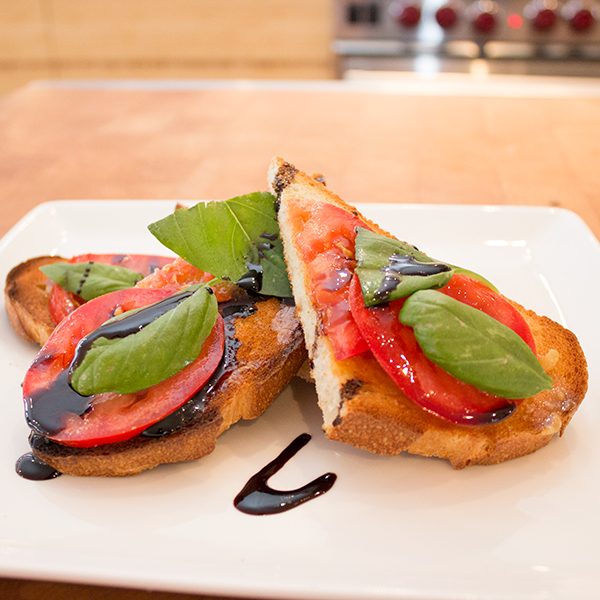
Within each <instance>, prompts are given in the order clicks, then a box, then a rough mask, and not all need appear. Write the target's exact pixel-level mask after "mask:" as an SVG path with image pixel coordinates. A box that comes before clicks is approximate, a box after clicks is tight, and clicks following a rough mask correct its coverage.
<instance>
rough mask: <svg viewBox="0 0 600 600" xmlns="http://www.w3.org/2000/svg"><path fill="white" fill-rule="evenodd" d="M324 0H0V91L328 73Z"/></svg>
mask: <svg viewBox="0 0 600 600" xmlns="http://www.w3.org/2000/svg"><path fill="white" fill-rule="evenodd" d="M332 30H333V28H332V11H331V2H330V0H0V93H6V92H8V91H10V90H12V89H14V88H16V87H19V86H21V85H23V84H25V83H27V82H28V81H31V80H33V79H48V78H52V79H122V78H134V79H139V78H141V79H213V78H232V79H237V78H251V79H271V78H272V79H327V78H331V77H333V76H334V74H335V68H334V55H333V52H332V49H331V40H332Z"/></svg>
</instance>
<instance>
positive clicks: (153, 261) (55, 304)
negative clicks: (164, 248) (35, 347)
mask: <svg viewBox="0 0 600 600" xmlns="http://www.w3.org/2000/svg"><path fill="white" fill-rule="evenodd" d="M68 262H70V263H86V262H97V263H103V264H107V265H114V266H116V267H125V268H127V269H131V270H132V271H135V272H136V273H141V274H142V275H143V276H144V277H145V276H146V275H149V274H150V273H153V272H154V271H155V270H156V269H160V268H162V267H164V266H165V265H167V264H169V263H171V262H173V258H169V257H166V256H152V255H146V254H80V255H78V256H74V257H73V258H71V259H70V260H69V261H68ZM83 303H84V300H83V299H82V298H81V297H80V296H77V295H76V294H73V293H72V292H67V291H66V290H63V289H62V288H61V287H60V286H59V285H53V286H52V292H51V294H50V300H49V305H48V306H49V308H50V314H51V316H52V320H53V321H54V322H55V323H57V324H58V323H60V322H61V321H62V320H63V319H64V318H65V317H66V316H67V315H69V314H71V313H72V312H73V311H74V310H75V309H76V308H77V307H79V306H81V305H82V304H83Z"/></svg>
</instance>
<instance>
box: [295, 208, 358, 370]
mask: <svg viewBox="0 0 600 600" xmlns="http://www.w3.org/2000/svg"><path fill="white" fill-rule="evenodd" d="M287 210H288V214H289V216H290V219H289V225H290V228H291V230H292V232H293V234H294V237H295V242H296V248H297V251H298V254H299V255H300V258H301V259H302V261H303V262H304V264H305V265H306V269H307V275H308V279H309V281H310V282H311V290H310V293H311V295H312V297H313V300H314V302H315V304H316V305H317V307H318V312H319V315H320V317H321V322H322V324H323V333H324V334H325V335H326V336H327V338H328V339H329V341H330V343H331V346H332V348H333V353H334V356H335V358H336V360H343V359H345V358H349V357H351V356H355V355H357V354H360V353H362V352H365V351H366V350H368V346H367V344H366V342H365V340H364V339H363V337H362V335H361V334H360V331H359V330H358V327H357V326H356V323H355V322H354V318H353V316H352V312H351V311H350V302H349V297H348V294H349V289H350V288H349V284H350V280H351V278H352V273H353V272H354V267H355V266H356V262H355V260H354V240H355V238H356V228H357V227H367V225H366V224H365V223H364V222H363V221H361V220H360V219H358V218H357V217H355V216H354V215H352V214H350V213H349V212H348V211H346V210H343V209H341V208H339V207H337V206H333V205H331V204H327V203H325V202H312V201H306V200H302V199H299V198H294V199H291V200H289V201H288V204H287Z"/></svg>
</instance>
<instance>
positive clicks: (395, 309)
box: [350, 276, 518, 425]
mask: <svg viewBox="0 0 600 600" xmlns="http://www.w3.org/2000/svg"><path fill="white" fill-rule="evenodd" d="M455 277H457V276H455ZM465 279H469V278H465ZM470 281H472V280H470ZM466 283H467V282H461V281H459V284H458V286H457V287H459V288H461V290H462V293H463V295H464V296H465V298H470V299H472V297H471V296H470V295H469V291H468V286H467V285H466ZM443 289H444V288H442V290H443ZM451 291H452V292H453V291H454V290H452V288H451ZM492 293H493V292H492ZM450 295H452V294H450ZM475 296H477V294H475ZM495 296H497V297H498V299H499V302H500V303H501V302H502V301H504V302H506V301H505V300H503V299H502V298H501V297H499V296H498V295H497V294H495ZM478 300H480V298H478ZM350 304H351V307H352V314H353V315H354V319H355V321H356V323H357V325H358V327H359V329H360V331H361V333H362V335H363V336H364V338H365V339H366V341H367V343H368V345H369V348H370V349H371V351H372V352H373V354H374V355H375V358H376V359H377V361H378V362H379V364H380V365H381V366H382V367H383V369H384V370H385V371H386V372H387V373H388V375H389V376H390V377H391V378H392V379H393V380H394V382H395V383H396V384H397V385H398V387H399V388H400V389H401V390H402V391H403V392H404V393H405V394H406V395H407V396H408V397H409V398H410V399H411V400H412V401H413V402H415V403H416V404H418V405H419V406H421V407H422V408H424V409H426V410H428V411H429V412H431V413H433V414H435V415H437V416H438V417H441V418H442V419H446V420H448V421H451V422H453V423H458V424H461V425H483V424H486V423H493V422H496V421H499V420H501V419H503V418H505V417H507V416H508V415H510V414H511V413H512V411H513V410H514V409H515V408H516V403H515V402H514V401H509V400H506V399H505V398H499V397H498V396H494V395H492V394H488V393H486V392H482V391H480V390H478V389H477V388H476V387H474V386H472V385H470V384H468V383H465V382H464V381H460V380H458V379H456V378H455V377H453V376H452V375H450V374H449V373H447V372H446V371H444V369H442V368H441V367H439V366H438V365H436V364H434V363H433V362H431V361H430V360H429V359H428V358H427V357H426V356H425V354H424V353H423V351H422V350H421V348H420V346H419V344H418V342H417V340H416V338H415V335H414V333H413V330H412V328H411V327H408V326H407V325H403V324H402V323H400V321H399V320H398V315H399V313H400V309H401V308H402V306H403V304H404V300H394V301H393V302H390V303H388V304H384V305H380V306H376V307H372V308H367V307H365V304H364V301H363V295H362V291H361V288H360V283H359V281H358V277H354V278H353V281H352V284H351V291H350ZM506 304H507V305H508V306H509V307H510V308H512V306H511V305H510V304H508V302H506ZM486 308H490V306H486ZM513 310H514V309H513ZM498 312H502V311H498ZM515 312H516V311H515ZM507 314H508V311H507ZM517 314H518V313H517ZM508 320H509V321H510V318H509V319H508ZM505 324H507V325H509V323H505ZM509 326H510V325H509ZM517 402H518V401H517Z"/></svg>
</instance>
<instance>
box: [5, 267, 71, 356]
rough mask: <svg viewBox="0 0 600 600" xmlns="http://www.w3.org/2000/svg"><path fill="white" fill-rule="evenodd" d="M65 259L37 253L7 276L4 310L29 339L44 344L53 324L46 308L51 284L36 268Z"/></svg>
mask: <svg viewBox="0 0 600 600" xmlns="http://www.w3.org/2000/svg"><path fill="white" fill-rule="evenodd" d="M64 260H65V259H64V258H61V257H60V256H38V257H36V258H31V259H29V260H27V261H25V262H23V263H21V264H19V265H17V266H16V267H14V268H13V269H12V270H11V271H10V272H9V274H8V275H7V276H6V285H5V287H4V304H5V306H6V314H7V315H8V319H9V321H10V324H11V325H12V327H13V329H14V330H15V331H16V332H17V334H18V335H19V336H20V337H22V338H23V339H24V340H26V341H28V342H34V343H36V344H40V346H41V345H43V344H44V342H45V341H46V340H47V339H48V338H49V337H50V334H51V333H52V332H53V331H54V328H55V327H56V323H55V322H54V321H53V320H52V317H51V316H50V312H49V310H48V300H49V299H50V293H51V292H52V285H53V284H52V281H50V279H48V278H47V277H46V276H45V275H44V274H43V273H42V272H41V271H40V269H39V268H40V267H42V266H44V265H49V264H52V263H56V262H62V261H64Z"/></svg>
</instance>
